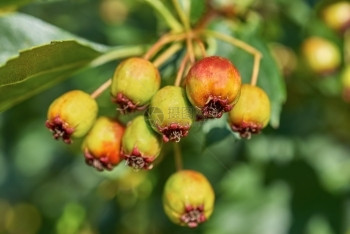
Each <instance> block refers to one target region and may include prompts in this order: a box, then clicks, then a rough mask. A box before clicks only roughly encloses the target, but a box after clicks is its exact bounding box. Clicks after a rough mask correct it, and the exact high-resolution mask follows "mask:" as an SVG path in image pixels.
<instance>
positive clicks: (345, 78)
mask: <svg viewBox="0 0 350 234" xmlns="http://www.w3.org/2000/svg"><path fill="white" fill-rule="evenodd" d="M341 82H342V86H343V99H344V100H345V101H347V102H350V65H348V66H346V67H345V69H344V70H343V72H342V74H341Z"/></svg>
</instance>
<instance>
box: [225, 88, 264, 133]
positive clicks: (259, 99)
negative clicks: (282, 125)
mask: <svg viewBox="0 0 350 234" xmlns="http://www.w3.org/2000/svg"><path fill="white" fill-rule="evenodd" d="M270 112H271V110H270V100H269V97H268V96H267V95H266V93H265V91H264V90H262V89H261V88H259V87H256V86H253V85H250V84H244V85H242V91H241V97H240V98H239V100H238V102H237V104H236V105H235V107H234V108H233V109H232V110H231V111H230V113H229V124H230V126H231V128H232V130H233V131H235V132H238V133H239V134H240V136H241V137H242V138H248V139H249V138H250V137H251V134H258V133H259V132H260V131H261V129H262V128H264V127H265V126H266V125H267V124H268V122H269V120H270Z"/></svg>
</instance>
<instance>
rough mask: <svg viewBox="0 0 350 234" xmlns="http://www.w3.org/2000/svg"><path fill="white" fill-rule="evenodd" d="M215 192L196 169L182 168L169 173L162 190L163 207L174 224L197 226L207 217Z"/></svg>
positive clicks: (212, 207) (212, 206)
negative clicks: (171, 173)
mask: <svg viewBox="0 0 350 234" xmlns="http://www.w3.org/2000/svg"><path fill="white" fill-rule="evenodd" d="M214 200H215V194H214V191H213V188H212V186H211V184H210V183H209V181H208V180H207V178H205V176H204V175H203V174H201V173H199V172H197V171H192V170H182V171H178V172H176V173H175V174H173V175H171V176H170V177H169V179H168V180H167V182H166V184H165V187H164V192H163V208H164V211H165V213H166V215H167V216H168V217H169V219H170V220H171V221H172V222H174V223H175V224H178V225H181V226H188V227H191V228H194V227H197V226H198V224H200V223H203V222H205V221H206V220H208V219H209V217H210V215H211V214H212V212H213V209H214Z"/></svg>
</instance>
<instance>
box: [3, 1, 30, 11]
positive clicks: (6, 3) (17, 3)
mask: <svg viewBox="0 0 350 234" xmlns="http://www.w3.org/2000/svg"><path fill="white" fill-rule="evenodd" d="M32 1H33V0H1V2H0V9H1V10H2V8H8V7H11V8H12V7H18V6H21V5H24V4H27V3H30V2H32Z"/></svg>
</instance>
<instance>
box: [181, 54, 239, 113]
mask: <svg viewBox="0 0 350 234" xmlns="http://www.w3.org/2000/svg"><path fill="white" fill-rule="evenodd" d="M240 89H241V76H240V74H239V72H238V70H237V68H236V67H235V66H234V65H233V64H232V63H231V62H230V61H229V60H228V59H226V58H223V57H219V56H211V57H206V58H203V59H202V60H199V61H198V62H196V63H195V64H194V65H193V66H192V67H191V69H190V71H189V72H188V74H187V76H186V93H187V97H188V99H189V100H190V102H191V103H192V105H193V106H195V107H196V109H197V111H199V112H200V114H199V116H198V117H199V118H203V119H207V118H220V117H221V116H222V114H223V113H224V112H228V111H230V110H231V109H232V107H233V105H234V104H235V103H236V102H237V100H238V98H239V94H240Z"/></svg>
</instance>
